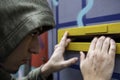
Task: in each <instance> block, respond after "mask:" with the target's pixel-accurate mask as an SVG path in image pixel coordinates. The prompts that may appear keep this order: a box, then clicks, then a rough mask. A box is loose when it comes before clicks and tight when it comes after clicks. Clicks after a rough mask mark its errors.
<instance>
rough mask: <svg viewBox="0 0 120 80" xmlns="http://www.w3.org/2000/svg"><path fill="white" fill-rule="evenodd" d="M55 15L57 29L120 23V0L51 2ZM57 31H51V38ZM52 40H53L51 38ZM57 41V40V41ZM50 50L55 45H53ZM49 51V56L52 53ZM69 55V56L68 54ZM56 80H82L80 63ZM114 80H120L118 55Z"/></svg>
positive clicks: (65, 71)
mask: <svg viewBox="0 0 120 80" xmlns="http://www.w3.org/2000/svg"><path fill="white" fill-rule="evenodd" d="M49 1H51V5H52V10H53V12H54V15H55V20H56V28H57V29H59V28H65V27H84V26H86V25H94V24H102V23H113V22H120V0H49ZM55 31H57V30H53V31H50V32H49V33H51V34H49V36H52V37H55V38H56V36H57V34H52V33H54V32H55ZM49 40H51V38H49ZM56 41H57V39H56ZM51 44H52V46H51V45H49V46H50V49H52V48H53V45H54V44H55V43H51ZM50 49H49V54H50V53H52V51H50ZM67 53H69V54H67ZM73 56H79V55H78V52H66V55H65V58H66V59H69V58H70V57H73ZM54 80H82V76H81V73H80V69H79V62H78V63H77V64H75V65H72V66H71V67H68V68H66V69H64V70H62V71H60V72H58V73H55V76H54ZM112 80H120V55H116V63H115V69H114V73H113V76H112Z"/></svg>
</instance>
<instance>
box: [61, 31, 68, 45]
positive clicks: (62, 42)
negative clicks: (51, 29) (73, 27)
mask: <svg viewBox="0 0 120 80" xmlns="http://www.w3.org/2000/svg"><path fill="white" fill-rule="evenodd" d="M67 35H68V32H65V33H64V35H63V37H62V39H61V41H60V43H59V44H60V45H61V46H66V39H67Z"/></svg>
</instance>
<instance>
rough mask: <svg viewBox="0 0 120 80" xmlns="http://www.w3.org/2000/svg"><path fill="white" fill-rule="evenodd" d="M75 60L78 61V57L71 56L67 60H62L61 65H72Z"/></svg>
mask: <svg viewBox="0 0 120 80" xmlns="http://www.w3.org/2000/svg"><path fill="white" fill-rule="evenodd" d="M77 61H78V58H77V57H74V58H71V59H69V60H67V61H64V62H63V66H64V67H68V66H70V65H72V64H75V63H76V62H77Z"/></svg>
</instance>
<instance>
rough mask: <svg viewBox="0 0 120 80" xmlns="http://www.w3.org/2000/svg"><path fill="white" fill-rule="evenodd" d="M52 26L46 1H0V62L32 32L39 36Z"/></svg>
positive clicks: (51, 18) (51, 16) (53, 24)
mask: <svg viewBox="0 0 120 80" xmlns="http://www.w3.org/2000/svg"><path fill="white" fill-rule="evenodd" d="M54 26H55V23H54V19H53V14H52V12H51V9H50V8H49V5H48V3H47V1H46V0H0V62H1V61H3V60H4V59H5V58H6V57H7V56H8V55H10V53H11V52H12V51H13V50H14V49H15V48H16V47H17V45H18V44H19V43H20V42H21V41H22V40H23V39H24V37H25V36H26V35H28V34H29V33H30V32H31V31H32V30H34V29H38V30H39V32H40V34H41V33H43V32H45V31H47V30H49V29H52V28H53V27H54Z"/></svg>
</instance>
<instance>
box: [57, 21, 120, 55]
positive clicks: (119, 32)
mask: <svg viewBox="0 0 120 80" xmlns="http://www.w3.org/2000/svg"><path fill="white" fill-rule="evenodd" d="M65 31H68V33H69V36H68V38H71V40H72V41H71V42H70V44H69V45H68V47H67V50H71V51H88V49H89V45H90V43H91V41H92V39H93V38H94V37H99V36H102V35H103V36H108V37H111V38H113V39H114V40H115V41H116V43H117V52H116V53H117V54H120V22H117V23H110V24H100V25H92V26H85V27H74V28H62V29H59V30H58V42H59V41H60V40H61V38H62V36H63V34H64V32H65Z"/></svg>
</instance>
